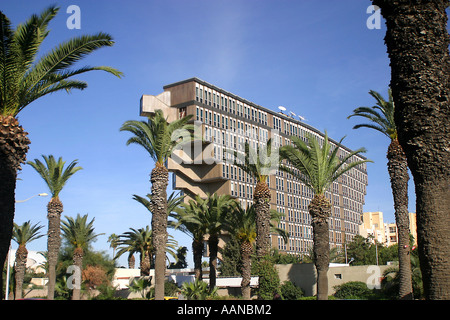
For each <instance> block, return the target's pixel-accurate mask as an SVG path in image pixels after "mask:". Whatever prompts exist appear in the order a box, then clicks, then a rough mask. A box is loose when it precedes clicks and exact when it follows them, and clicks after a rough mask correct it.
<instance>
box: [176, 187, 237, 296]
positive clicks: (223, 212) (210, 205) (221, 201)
mask: <svg viewBox="0 0 450 320" xmlns="http://www.w3.org/2000/svg"><path fill="white" fill-rule="evenodd" d="M191 204H193V205H195V206H198V209H195V210H193V211H186V215H184V216H183V221H184V222H186V223H188V224H190V223H192V224H194V225H197V227H198V228H199V229H200V230H201V231H200V232H199V233H200V234H201V233H203V234H207V235H208V247H209V289H210V291H211V292H212V291H213V290H214V288H215V286H216V274H217V254H218V251H219V247H218V245H219V236H220V235H221V234H222V231H223V229H224V227H225V224H226V219H227V217H228V216H229V214H230V212H231V211H233V210H234V207H235V206H236V201H235V200H234V199H233V198H232V197H231V196H230V195H227V194H224V195H221V196H218V195H217V194H216V193H215V194H212V195H211V194H209V193H208V194H207V195H206V199H205V200H203V199H201V198H200V197H198V196H197V197H196V201H195V202H191Z"/></svg>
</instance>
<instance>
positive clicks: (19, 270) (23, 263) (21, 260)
mask: <svg viewBox="0 0 450 320" xmlns="http://www.w3.org/2000/svg"><path fill="white" fill-rule="evenodd" d="M27 257H28V250H27V248H25V246H23V245H20V246H19V248H18V249H17V251H16V264H15V266H14V270H15V273H16V275H15V278H16V292H15V297H14V298H15V299H16V300H17V299H21V298H22V291H23V288H22V287H23V278H24V276H25V270H26V268H27Z"/></svg>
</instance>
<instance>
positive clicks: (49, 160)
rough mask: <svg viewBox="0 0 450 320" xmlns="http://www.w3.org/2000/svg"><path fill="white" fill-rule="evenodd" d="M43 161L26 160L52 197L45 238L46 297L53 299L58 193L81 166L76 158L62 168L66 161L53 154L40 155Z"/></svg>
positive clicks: (59, 210) (60, 208) (58, 244)
mask: <svg viewBox="0 0 450 320" xmlns="http://www.w3.org/2000/svg"><path fill="white" fill-rule="evenodd" d="M42 157H43V158H44V162H45V164H44V163H43V162H41V161H40V160H39V159H34V162H33V161H28V162H27V163H28V164H29V165H30V166H32V167H33V168H34V169H35V170H36V171H37V173H38V174H39V175H40V176H41V177H42V179H44V181H45V183H46V185H47V187H48V189H49V191H50V194H51V196H52V198H51V199H50V202H49V203H48V205H47V218H48V239H47V252H48V267H49V270H48V284H47V286H48V299H50V300H53V298H54V291H55V280H56V272H55V269H56V263H57V261H58V254H59V248H60V247H61V236H60V232H61V231H60V227H61V223H60V221H61V213H62V212H63V204H62V202H61V200H60V199H59V194H60V193H61V191H62V189H63V188H64V186H65V185H66V183H67V181H68V180H69V178H70V177H72V176H73V175H74V174H75V173H76V172H77V171H79V170H81V169H82V168H81V167H79V166H77V164H78V162H77V161H78V160H74V161H72V162H71V163H70V164H69V165H68V166H67V167H66V168H64V166H65V164H66V162H65V161H63V160H62V158H61V157H60V158H59V159H58V161H56V160H55V157H54V156H53V155H50V156H42Z"/></svg>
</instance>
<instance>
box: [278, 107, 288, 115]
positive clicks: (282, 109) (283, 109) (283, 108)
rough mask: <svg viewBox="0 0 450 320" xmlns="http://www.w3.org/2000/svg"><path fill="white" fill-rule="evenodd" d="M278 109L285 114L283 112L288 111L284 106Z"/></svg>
mask: <svg viewBox="0 0 450 320" xmlns="http://www.w3.org/2000/svg"><path fill="white" fill-rule="evenodd" d="M278 109H280V110H281V111H280V112H281V113H283V111H286V108H285V107H283V106H279V107H278Z"/></svg>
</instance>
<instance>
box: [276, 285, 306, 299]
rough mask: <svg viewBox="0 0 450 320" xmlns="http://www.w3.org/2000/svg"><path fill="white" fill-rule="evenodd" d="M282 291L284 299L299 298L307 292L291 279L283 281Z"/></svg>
mask: <svg viewBox="0 0 450 320" xmlns="http://www.w3.org/2000/svg"><path fill="white" fill-rule="evenodd" d="M280 291H281V296H282V297H283V299H284V300H298V299H300V298H302V297H303V296H304V294H305V293H304V292H303V290H302V289H301V288H299V287H297V286H296V285H295V284H293V283H292V282H291V281H285V282H283V284H282V285H281V287H280Z"/></svg>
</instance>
